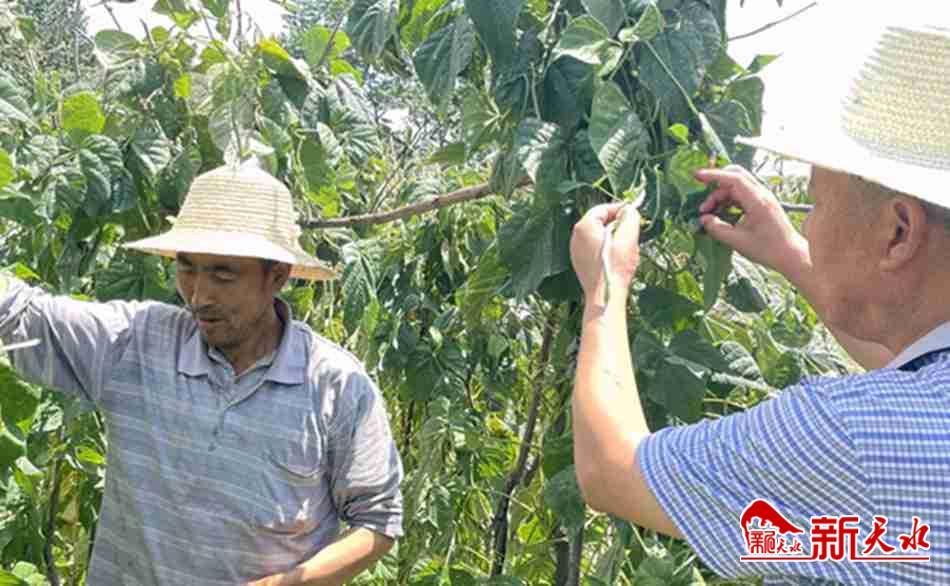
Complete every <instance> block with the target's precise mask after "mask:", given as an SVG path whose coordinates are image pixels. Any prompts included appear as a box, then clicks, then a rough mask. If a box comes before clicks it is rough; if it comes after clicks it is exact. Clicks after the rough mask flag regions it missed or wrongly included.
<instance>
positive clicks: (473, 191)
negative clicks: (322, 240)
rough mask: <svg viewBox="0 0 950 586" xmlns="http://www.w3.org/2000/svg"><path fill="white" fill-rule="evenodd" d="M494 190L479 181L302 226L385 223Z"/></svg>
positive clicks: (521, 184)
mask: <svg viewBox="0 0 950 586" xmlns="http://www.w3.org/2000/svg"><path fill="white" fill-rule="evenodd" d="M528 183H530V180H529V179H528V178H527V177H525V178H524V179H522V180H521V182H520V183H519V184H518V186H519V187H523V186H525V185H527V184H528ZM494 193H495V191H494V190H493V189H491V187H490V185H489V184H488V183H481V184H479V185H473V186H472V187H466V188H465V189H459V190H458V191H453V192H452V193H446V194H444V195H436V196H434V197H429V198H426V199H424V200H422V201H420V202H419V203H414V204H411V205H408V206H405V207H401V208H398V209H395V210H391V211H388V212H381V213H376V214H361V215H358V216H349V217H347V218H332V219H329V220H314V221H310V222H305V223H304V224H303V227H304V228H308V229H326V228H347V227H350V226H357V225H362V224H368V225H377V224H387V223H389V222H394V221H396V220H401V219H403V218H409V217H412V216H418V215H420V214H424V213H426V212H430V211H432V210H437V209H440V208H444V207H448V206H450V205H455V204H458V203H463V202H466V201H472V200H476V199H481V198H483V197H487V196H489V195H493V194H494Z"/></svg>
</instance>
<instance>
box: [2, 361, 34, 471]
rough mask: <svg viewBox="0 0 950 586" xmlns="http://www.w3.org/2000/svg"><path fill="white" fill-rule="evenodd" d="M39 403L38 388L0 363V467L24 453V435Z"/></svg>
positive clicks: (3, 467) (8, 464)
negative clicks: (23, 380)
mask: <svg viewBox="0 0 950 586" xmlns="http://www.w3.org/2000/svg"><path fill="white" fill-rule="evenodd" d="M39 403H40V394H39V392H38V391H37V390H36V389H35V388H33V387H32V386H30V385H27V384H25V383H23V382H22V381H21V380H20V378H19V377H18V376H17V375H16V374H15V373H14V372H13V370H12V369H10V367H9V366H6V365H0V422H2V425H0V470H4V469H6V467H7V466H10V465H11V464H13V462H14V461H16V459H17V458H19V457H20V456H22V455H24V454H25V453H26V449H25V448H26V444H25V441H26V440H25V438H26V435H27V433H29V431H30V427H31V425H32V422H33V418H34V416H35V415H36V410H37V407H38V406H39Z"/></svg>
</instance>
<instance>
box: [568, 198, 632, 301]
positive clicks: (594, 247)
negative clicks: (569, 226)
mask: <svg viewBox="0 0 950 586" xmlns="http://www.w3.org/2000/svg"><path fill="white" fill-rule="evenodd" d="M621 209H623V210H624V212H623V214H622V215H621V214H620V210H621ZM618 216H620V219H619V221H620V224H619V225H615V224H614V223H615V222H616V221H617V220H618ZM614 228H616V232H615V233H614V235H613V238H612V240H611V242H610V243H609V247H610V254H609V257H610V266H609V267H607V270H608V271H610V278H609V279H610V288H611V289H613V290H616V291H621V292H624V293H625V292H626V291H627V290H628V289H629V287H630V283H631V281H633V276H634V274H635V273H636V271H637V265H638V264H639V262H640V246H639V238H640V214H639V213H638V212H637V210H636V209H635V208H634V207H633V206H631V205H626V206H625V205H624V204H605V205H599V206H596V207H594V208H591V210H590V211H588V212H587V214H585V215H584V217H583V218H581V220H580V221H579V222H578V223H577V224H575V225H574V233H573V235H572V237H571V262H572V263H573V265H574V271H575V272H576V273H577V278H578V279H579V280H580V282H581V287H582V288H583V289H584V295H585V297H586V298H587V299H588V301H590V300H594V299H602V298H603V291H604V290H605V289H606V284H607V279H605V278H604V277H605V276H604V266H603V263H602V252H603V251H602V248H603V244H604V238H605V237H606V235H607V230H613V229H614ZM597 295H599V297H598V296H597ZM617 298H618V299H626V296H625V295H623V296H618V297H617Z"/></svg>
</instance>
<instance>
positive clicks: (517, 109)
mask: <svg viewBox="0 0 950 586" xmlns="http://www.w3.org/2000/svg"><path fill="white" fill-rule="evenodd" d="M543 50H544V47H543V45H542V44H541V41H540V40H539V39H538V35H537V33H535V32H534V31H526V32H525V33H524V34H522V35H521V39H520V40H519V41H518V49H517V50H516V51H515V58H514V61H512V63H511V65H509V66H508V67H502V68H500V69H499V71H498V72H497V74H496V75H495V77H494V80H493V81H494V84H495V85H494V91H495V102H496V103H497V104H498V107H499V108H500V109H501V110H503V111H504V110H509V111H511V112H512V114H513V115H514V116H515V117H517V118H520V117H521V116H523V115H524V113H525V112H527V111H528V104H529V102H530V99H531V92H532V91H534V76H535V66H536V65H537V63H536V62H537V61H538V59H539V58H540V56H541V53H542V51H543Z"/></svg>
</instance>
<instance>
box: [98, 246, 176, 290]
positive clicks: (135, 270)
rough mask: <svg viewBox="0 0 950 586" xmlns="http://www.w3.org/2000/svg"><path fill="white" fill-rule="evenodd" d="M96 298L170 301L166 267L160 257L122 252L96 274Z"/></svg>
mask: <svg viewBox="0 0 950 586" xmlns="http://www.w3.org/2000/svg"><path fill="white" fill-rule="evenodd" d="M95 290H96V298H97V299H99V300H100V301H111V300H113V299H141V300H146V299H153V300H161V301H167V300H168V296H169V293H168V290H167V288H166V279H165V269H164V268H163V266H162V260H161V257H158V256H152V255H147V254H141V253H138V252H130V253H123V254H120V255H117V256H116V257H114V258H113V259H112V262H111V263H110V264H109V266H108V267H107V268H106V269H105V270H104V271H100V272H98V273H97V274H96V276H95Z"/></svg>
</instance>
